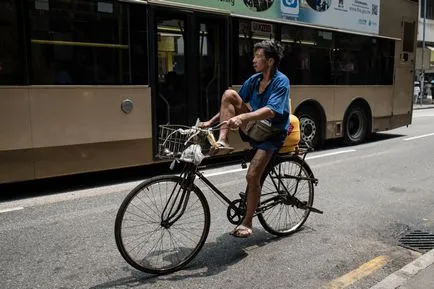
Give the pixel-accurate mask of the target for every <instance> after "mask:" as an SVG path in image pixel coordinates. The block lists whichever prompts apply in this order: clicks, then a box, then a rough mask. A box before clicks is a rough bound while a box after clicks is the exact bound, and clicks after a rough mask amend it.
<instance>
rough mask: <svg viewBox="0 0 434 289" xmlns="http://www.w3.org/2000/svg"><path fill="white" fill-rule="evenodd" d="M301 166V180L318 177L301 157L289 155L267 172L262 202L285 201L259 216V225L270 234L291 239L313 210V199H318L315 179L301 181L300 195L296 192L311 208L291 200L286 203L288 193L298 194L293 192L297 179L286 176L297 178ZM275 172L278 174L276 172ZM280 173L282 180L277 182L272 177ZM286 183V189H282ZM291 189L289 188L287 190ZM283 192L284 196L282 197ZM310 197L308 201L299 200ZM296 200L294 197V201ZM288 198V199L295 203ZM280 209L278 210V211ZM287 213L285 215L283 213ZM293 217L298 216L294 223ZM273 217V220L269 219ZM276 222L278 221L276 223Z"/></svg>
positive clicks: (277, 158) (277, 203) (305, 199)
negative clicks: (315, 191) (290, 236)
mask: <svg viewBox="0 0 434 289" xmlns="http://www.w3.org/2000/svg"><path fill="white" fill-rule="evenodd" d="M300 167H301V177H305V178H312V179H313V178H314V176H313V173H312V170H311V169H310V167H309V165H308V164H307V163H306V162H304V161H303V160H302V159H300V158H299V157H298V156H285V157H280V156H277V157H276V159H275V161H274V164H273V166H272V167H270V169H269V170H268V171H267V172H266V174H267V175H266V177H265V180H264V182H263V185H262V193H261V203H262V204H263V202H264V200H266V199H269V198H270V197H275V198H282V200H281V201H280V200H279V201H277V202H276V203H275V205H273V206H272V207H271V208H269V209H268V210H266V211H264V212H261V213H259V214H258V219H259V222H260V223H261V225H262V227H263V228H264V229H265V230H266V231H268V232H269V233H271V234H273V235H277V236H287V235H291V234H293V233H295V232H297V231H298V230H299V229H300V228H301V226H303V224H304V223H305V222H306V220H307V218H308V217H309V214H310V207H312V204H313V199H314V185H313V180H299V184H298V186H297V192H295V194H294V197H296V198H297V200H300V201H301V202H305V204H306V205H307V206H306V207H305V208H297V207H296V206H295V204H294V203H293V202H291V201H286V202H287V204H285V201H284V200H285V199H284V198H285V197H286V196H288V195H287V194H288V192H290V193H294V192H293V191H294V190H295V188H296V185H295V183H296V182H297V181H296V180H295V179H290V178H283V179H282V177H284V175H285V174H287V175H292V176H294V175H295V174H296V175H298V172H299V171H300ZM273 169H274V171H273ZM275 173H277V175H278V180H280V181H281V182H279V181H278V180H276V178H275V177H274V182H273V178H272V176H273V175H274V174H275ZM282 184H284V187H283V186H282ZM285 188H287V189H285ZM279 192H280V193H281V194H280V196H279ZM304 195H306V197H305V198H303V199H299V198H300V197H303V196H304ZM291 199H292V198H291ZM291 199H287V200H291ZM276 208H277V211H276ZM299 211H302V215H299ZM282 212H285V215H284V216H283V220H282V215H281V213H282ZM292 215H294V216H295V219H296V221H295V222H292V217H291V216H292ZM269 217H271V218H269ZM273 221H277V222H276V223H278V224H274V223H273ZM281 221H288V223H285V224H283V225H282V224H280V223H281Z"/></svg>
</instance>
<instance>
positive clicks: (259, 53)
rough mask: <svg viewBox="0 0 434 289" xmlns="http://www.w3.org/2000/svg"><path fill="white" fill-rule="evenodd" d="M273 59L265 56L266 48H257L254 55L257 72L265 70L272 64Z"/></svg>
mask: <svg viewBox="0 0 434 289" xmlns="http://www.w3.org/2000/svg"><path fill="white" fill-rule="evenodd" d="M271 60H272V59H267V58H265V54H264V49H262V48H259V49H256V51H255V57H253V68H254V69H255V71H256V72H264V71H265V70H266V69H268V67H270V65H271V64H272V63H271Z"/></svg>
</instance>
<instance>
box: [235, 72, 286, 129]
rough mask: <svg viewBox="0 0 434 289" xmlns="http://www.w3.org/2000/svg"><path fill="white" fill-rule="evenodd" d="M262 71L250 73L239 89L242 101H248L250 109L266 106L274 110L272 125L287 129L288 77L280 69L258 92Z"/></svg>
mask: <svg viewBox="0 0 434 289" xmlns="http://www.w3.org/2000/svg"><path fill="white" fill-rule="evenodd" d="M261 80H262V73H257V74H254V75H252V76H251V77H250V78H249V79H247V80H246V81H245V82H244V84H243V86H242V87H241V89H240V91H239V95H240V96H241V98H242V99H243V102H245V103H247V102H250V106H251V107H252V110H253V111H255V110H258V109H260V108H262V107H268V108H270V109H271V110H272V111H274V113H275V116H274V118H272V119H271V123H272V125H273V127H275V128H280V129H282V130H285V131H288V128H289V97H290V96H289V79H288V77H286V75H285V74H283V73H281V72H280V71H276V73H274V75H273V78H272V79H271V82H270V83H269V84H268V86H267V88H266V89H265V91H264V92H263V93H261V94H260V93H259V83H260V82H261Z"/></svg>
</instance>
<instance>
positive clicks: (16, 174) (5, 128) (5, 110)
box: [0, 87, 35, 183]
mask: <svg viewBox="0 0 434 289" xmlns="http://www.w3.org/2000/svg"><path fill="white" fill-rule="evenodd" d="M0 116H1V119H2V120H4V121H0V183H4V182H9V181H20V180H25V179H33V178H34V176H35V172H34V167H33V154H32V150H31V147H32V134H31V124H30V104H29V95H28V89H27V88H12V87H10V88H8V87H2V88H0Z"/></svg>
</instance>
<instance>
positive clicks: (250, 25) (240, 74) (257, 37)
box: [232, 19, 275, 84]
mask: <svg viewBox="0 0 434 289" xmlns="http://www.w3.org/2000/svg"><path fill="white" fill-rule="evenodd" d="M233 35H234V50H235V49H236V50H235V51H234V52H235V54H234V55H235V57H234V58H233V74H232V75H233V81H232V83H233V84H242V83H243V82H244V81H245V80H246V79H247V78H249V77H250V76H251V75H252V74H253V73H254V70H253V65H252V60H253V46H254V45H255V43H257V42H260V41H262V40H266V39H275V25H274V24H270V23H266V22H258V21H250V20H243V19H235V20H234V33H233ZM236 56H238V57H236Z"/></svg>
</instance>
